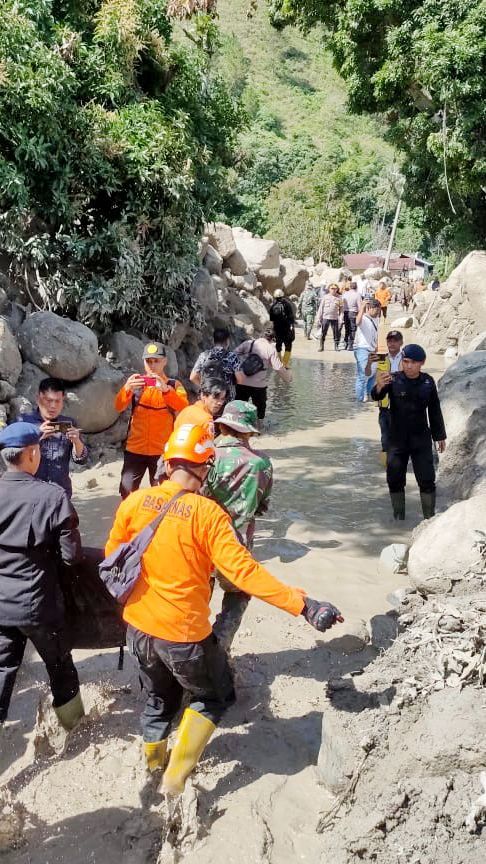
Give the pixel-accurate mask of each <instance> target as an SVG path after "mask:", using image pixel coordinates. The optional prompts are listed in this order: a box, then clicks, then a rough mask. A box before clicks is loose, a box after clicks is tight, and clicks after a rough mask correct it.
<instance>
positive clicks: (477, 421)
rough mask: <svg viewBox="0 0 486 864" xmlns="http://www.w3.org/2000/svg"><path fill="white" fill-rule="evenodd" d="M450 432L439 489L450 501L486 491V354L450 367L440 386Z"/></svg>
mask: <svg viewBox="0 0 486 864" xmlns="http://www.w3.org/2000/svg"><path fill="white" fill-rule="evenodd" d="M438 390H439V396H440V400H441V405H442V411H443V414H444V420H445V426H446V430H447V438H448V441H447V448H446V451H445V453H444V454H443V455H442V456H441V458H440V464H439V473H438V490H439V494H440V498H441V500H444V501H446V502H450V501H455V500H458V499H461V498H467V497H468V496H470V495H475V494H477V493H478V492H486V351H473V352H472V353H470V354H465V355H463V356H462V357H460V358H459V359H458V360H457V362H455V363H453V365H451V366H449V368H448V369H447V370H446V371H445V373H444V375H443V376H442V378H441V379H440V381H439V384H438Z"/></svg>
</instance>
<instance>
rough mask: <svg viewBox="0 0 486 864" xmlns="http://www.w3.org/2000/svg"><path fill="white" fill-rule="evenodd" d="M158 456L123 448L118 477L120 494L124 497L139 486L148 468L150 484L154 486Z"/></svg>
mask: <svg viewBox="0 0 486 864" xmlns="http://www.w3.org/2000/svg"><path fill="white" fill-rule="evenodd" d="M158 460H159V457H158V456H144V455H143V453H130V452H129V451H128V450H125V453H124V454H123V467H122V473H121V479H120V490H119V491H120V495H121V497H122V498H126V497H127V495H129V494H130V492H134V491H135V489H138V488H139V487H140V483H141V482H142V480H143V477H144V474H145V472H146V471H147V470H148V472H149V478H150V485H151V486H155V485H156V482H155V472H156V470H157V462H158Z"/></svg>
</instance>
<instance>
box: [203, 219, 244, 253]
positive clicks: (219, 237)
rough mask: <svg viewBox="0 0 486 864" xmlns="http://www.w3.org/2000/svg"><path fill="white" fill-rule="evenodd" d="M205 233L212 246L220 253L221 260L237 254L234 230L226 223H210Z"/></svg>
mask: <svg viewBox="0 0 486 864" xmlns="http://www.w3.org/2000/svg"><path fill="white" fill-rule="evenodd" d="M204 233H205V235H206V237H207V238H208V240H209V243H210V245H211V246H212V247H213V249H216V251H217V252H219V254H220V255H221V258H224V259H225V260H226V259H227V258H231V256H232V255H233V254H234V253H235V252H236V243H235V238H234V236H233V229H232V228H231V227H230V226H229V225H225V224H224V222H209V223H208V224H207V225H206V226H205V228H204Z"/></svg>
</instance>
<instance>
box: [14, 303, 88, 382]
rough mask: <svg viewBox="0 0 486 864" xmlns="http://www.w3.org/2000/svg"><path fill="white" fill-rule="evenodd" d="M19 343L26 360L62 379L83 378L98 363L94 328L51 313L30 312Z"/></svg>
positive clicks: (20, 334) (74, 379)
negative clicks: (31, 313) (91, 328)
mask: <svg viewBox="0 0 486 864" xmlns="http://www.w3.org/2000/svg"><path fill="white" fill-rule="evenodd" d="M19 342H20V350H21V351H22V355H23V357H24V359H25V360H29V361H30V362H31V363H35V365H36V366H40V368H41V369H44V371H45V372H47V374H48V375H52V376H53V377H54V378H61V379H63V380H64V381H80V380H81V379H82V378H86V376H87V375H90V374H91V372H93V370H94V369H95V368H96V365H97V363H98V340H97V338H96V335H95V334H94V333H93V331H92V330H90V329H89V327H86V326H85V325H84V324H80V322H79V321H71V320H70V319H69V318H61V316H60V315H55V313H54V312H34V313H33V315H29V317H28V318H27V319H26V320H25V321H24V323H23V325H22V327H21V328H20V331H19Z"/></svg>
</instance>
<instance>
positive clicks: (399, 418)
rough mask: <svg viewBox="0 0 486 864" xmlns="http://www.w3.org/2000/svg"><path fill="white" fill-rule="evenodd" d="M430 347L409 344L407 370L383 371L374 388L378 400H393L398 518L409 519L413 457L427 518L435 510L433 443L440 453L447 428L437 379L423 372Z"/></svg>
mask: <svg viewBox="0 0 486 864" xmlns="http://www.w3.org/2000/svg"><path fill="white" fill-rule="evenodd" d="M425 357H426V355H425V351H424V349H423V348H422V347H421V346H420V345H406V347H405V348H404V349H403V354H402V371H401V372H395V373H394V374H392V373H391V372H381V373H380V372H378V373H377V376H376V379H377V380H376V384H375V386H374V387H373V389H372V391H371V397H372V399H374V400H375V401H379V400H381V399H383V398H384V397H385V396H388V397H389V399H390V438H389V448H388V458H387V469H386V479H387V482H388V488H389V490H390V497H391V501H392V506H393V515H394V517H395V519H405V484H406V477H407V465H408V460H409V459H411V460H412V465H413V470H414V473H415V477H416V479H417V483H418V487H419V489H420V500H421V503H422V512H423V514H424V519H430V518H431V517H432V516H433V515H434V514H435V467H434V459H433V451H432V441H435V442H436V443H437V449H438V451H439V453H443V452H444V450H445V447H446V430H445V425H444V418H443V417H442V411H441V407H440V401H439V396H438V393H437V387H436V386H435V381H434V379H433V378H432V377H431V376H430V375H427V373H426V372H422V371H421V370H422V366H423V365H424V362H425Z"/></svg>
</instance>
